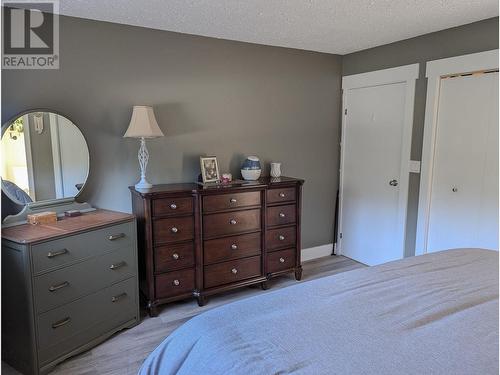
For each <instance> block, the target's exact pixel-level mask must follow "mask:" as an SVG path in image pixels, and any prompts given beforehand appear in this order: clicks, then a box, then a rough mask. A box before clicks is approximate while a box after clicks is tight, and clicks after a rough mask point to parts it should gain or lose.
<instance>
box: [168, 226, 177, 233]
mask: <svg viewBox="0 0 500 375" xmlns="http://www.w3.org/2000/svg"><path fill="white" fill-rule="evenodd" d="M178 231H179V229H177V228H176V227H172V228H171V229H170V232H172V233H177V232H178Z"/></svg>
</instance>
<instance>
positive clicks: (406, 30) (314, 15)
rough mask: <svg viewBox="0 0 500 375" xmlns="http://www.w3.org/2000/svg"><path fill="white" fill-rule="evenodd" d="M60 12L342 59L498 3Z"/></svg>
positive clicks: (144, 1)
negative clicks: (328, 55) (296, 49)
mask: <svg viewBox="0 0 500 375" xmlns="http://www.w3.org/2000/svg"><path fill="white" fill-rule="evenodd" d="M60 12H61V14H65V15H70V16H75V17H81V18H90V19H95V20H101V21H109V22H116V23H122V24H127V25H135V26H143V27H149V28H153V29H161V30H169V31H177V32H181V33H186V34H195V35H204V36H210V37H215V38H223V39H230V40H238V41H244V42H252V43H259V44H266V45H272V46H282V47H291V48H299V49H305V50H312V51H320V52H329V53H337V54H346V53H350V52H354V51H358V50H362V49H366V48H370V47H375V46H378V45H382V44H387V43H391V42H395V41H398V40H402V39H407V38H411V37H414V36H417V35H422V34H426V33H430V32H433V31H438V30H443V29H447V28H449V27H453V26H458V25H463V24H466V23H470V22H474V21H479V20H482V19H485V18H490V17H495V16H498V0H62V1H61V2H60Z"/></svg>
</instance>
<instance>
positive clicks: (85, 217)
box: [2, 210, 134, 244]
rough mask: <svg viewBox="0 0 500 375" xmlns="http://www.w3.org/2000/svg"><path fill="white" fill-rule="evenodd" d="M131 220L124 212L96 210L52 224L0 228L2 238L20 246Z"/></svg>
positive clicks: (61, 219) (130, 215) (132, 216)
mask: <svg viewBox="0 0 500 375" xmlns="http://www.w3.org/2000/svg"><path fill="white" fill-rule="evenodd" d="M133 218H134V215H132V214H127V213H124V212H116V211H108V210H96V211H92V212H87V213H84V214H82V215H80V216H76V217H63V218H60V219H59V220H58V221H57V222H56V223H53V224H39V225H31V224H22V225H17V226H13V227H9V228H2V238H3V239H6V240H9V241H12V242H17V243H21V244H30V243H34V242H40V241H45V240H52V239H55V238H58V237H65V236H68V235H71V234H76V233H79V232H85V231H88V230H92V229H96V228H100V227H104V226H106V225H110V224H118V223H122V222H126V221H130V220H132V219H133Z"/></svg>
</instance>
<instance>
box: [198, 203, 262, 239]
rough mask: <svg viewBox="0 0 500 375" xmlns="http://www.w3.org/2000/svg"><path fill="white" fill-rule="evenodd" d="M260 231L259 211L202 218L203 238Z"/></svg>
mask: <svg viewBox="0 0 500 375" xmlns="http://www.w3.org/2000/svg"><path fill="white" fill-rule="evenodd" d="M257 230H260V209H255V210H245V211H234V212H224V213H219V214H210V215H204V216H203V236H204V238H214V237H219V236H224V235H231V234H237V233H243V232H250V231H257Z"/></svg>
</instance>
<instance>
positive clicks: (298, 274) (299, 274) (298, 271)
mask: <svg viewBox="0 0 500 375" xmlns="http://www.w3.org/2000/svg"><path fill="white" fill-rule="evenodd" d="M300 279H302V267H301V266H299V267H297V268H295V280H297V281H300Z"/></svg>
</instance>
